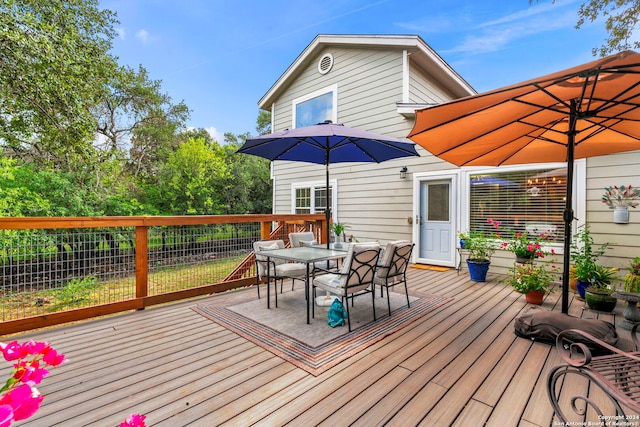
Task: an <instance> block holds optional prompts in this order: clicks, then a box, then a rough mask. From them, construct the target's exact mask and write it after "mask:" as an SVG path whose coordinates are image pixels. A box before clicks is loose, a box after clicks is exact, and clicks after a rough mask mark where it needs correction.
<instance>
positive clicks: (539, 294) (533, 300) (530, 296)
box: [524, 291, 544, 305]
mask: <svg viewBox="0 0 640 427" xmlns="http://www.w3.org/2000/svg"><path fill="white" fill-rule="evenodd" d="M524 297H525V299H526V301H527V302H528V303H529V304H535V305H540V304H542V300H543V299H544V292H543V291H529V292H527V293H526V294H524Z"/></svg>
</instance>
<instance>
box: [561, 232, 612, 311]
mask: <svg viewBox="0 0 640 427" xmlns="http://www.w3.org/2000/svg"><path fill="white" fill-rule="evenodd" d="M610 245H611V244H610V243H609V242H605V243H603V244H601V245H600V246H599V247H597V248H596V245H595V243H594V241H593V237H591V230H590V229H589V227H588V226H587V225H582V226H580V227H578V231H577V233H576V234H575V235H574V236H573V241H572V242H571V260H572V261H573V267H574V269H573V270H572V273H571V274H573V276H574V277H575V279H576V280H577V284H576V287H577V291H578V295H579V296H580V298H582V299H584V297H585V289H586V288H587V287H589V286H590V285H591V284H592V281H593V280H594V274H595V272H596V269H597V268H598V263H597V260H598V258H599V257H600V256H601V255H603V254H604V253H605V251H606V250H607V249H608V248H609V246H610Z"/></svg>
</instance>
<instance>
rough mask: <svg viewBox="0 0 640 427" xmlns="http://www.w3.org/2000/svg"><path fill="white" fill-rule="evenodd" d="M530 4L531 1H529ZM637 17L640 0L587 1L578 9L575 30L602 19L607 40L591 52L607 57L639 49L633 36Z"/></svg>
mask: <svg viewBox="0 0 640 427" xmlns="http://www.w3.org/2000/svg"><path fill="white" fill-rule="evenodd" d="M536 1H539V0H536ZM555 2H556V0H552V3H555ZM531 3H533V0H529V4H531ZM639 17H640V0H589V1H586V2H584V3H582V4H581V5H580V8H579V9H578V21H577V23H576V28H578V29H579V28H581V27H582V26H583V25H584V23H585V22H594V21H596V20H597V19H598V18H604V22H605V29H606V30H607V38H606V39H605V42H604V43H603V44H602V45H600V46H598V47H594V48H593V49H592V52H593V55H594V56H595V55H600V56H607V55H610V54H613V53H615V52H618V51H621V50H626V49H638V48H640V39H639V38H638V36H637V35H636V34H634V33H635V32H636V31H637V30H638V20H639ZM634 35H635V40H634Z"/></svg>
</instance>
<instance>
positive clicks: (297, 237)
mask: <svg viewBox="0 0 640 427" xmlns="http://www.w3.org/2000/svg"><path fill="white" fill-rule="evenodd" d="M315 238H316V237H315V236H314V234H313V232H312V231H302V232H297V233H289V242H291V247H292V248H295V247H298V246H302V245H301V244H300V242H301V241H305V242H309V241H311V240H315Z"/></svg>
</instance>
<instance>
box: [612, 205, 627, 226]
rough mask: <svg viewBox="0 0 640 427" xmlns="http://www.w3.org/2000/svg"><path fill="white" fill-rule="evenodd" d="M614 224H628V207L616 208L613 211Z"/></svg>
mask: <svg viewBox="0 0 640 427" xmlns="http://www.w3.org/2000/svg"><path fill="white" fill-rule="evenodd" d="M613 222H614V223H616V224H628V223H629V209H628V208H627V207H626V206H616V208H615V209H614V210H613Z"/></svg>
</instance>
